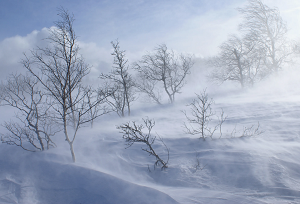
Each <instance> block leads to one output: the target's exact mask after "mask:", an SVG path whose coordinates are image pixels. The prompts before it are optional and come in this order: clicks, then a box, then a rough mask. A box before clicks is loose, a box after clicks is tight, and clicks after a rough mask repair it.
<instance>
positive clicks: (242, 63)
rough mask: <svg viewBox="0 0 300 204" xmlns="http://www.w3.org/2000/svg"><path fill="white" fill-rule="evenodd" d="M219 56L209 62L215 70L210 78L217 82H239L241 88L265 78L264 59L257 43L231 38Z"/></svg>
mask: <svg viewBox="0 0 300 204" xmlns="http://www.w3.org/2000/svg"><path fill="white" fill-rule="evenodd" d="M220 50H221V51H220V53H219V55H218V56H216V57H214V58H212V59H211V60H209V64H210V65H212V66H213V67H214V68H215V69H214V70H213V72H212V73H211V74H210V75H209V78H210V79H212V80H214V81H217V82H221V83H222V82H224V81H237V82H239V83H240V85H241V87H242V88H244V87H245V86H246V85H253V83H254V82H255V81H257V80H260V79H262V78H263V77H264V75H265V74H264V72H263V70H262V68H261V64H262V57H261V55H260V50H259V49H258V47H257V44H256V42H255V41H248V40H247V39H245V38H242V39H241V38H239V37H237V36H234V35H233V36H231V37H230V38H229V39H228V40H227V41H226V42H224V43H223V44H222V45H221V46H220Z"/></svg>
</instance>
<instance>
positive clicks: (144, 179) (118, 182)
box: [0, 72, 300, 204]
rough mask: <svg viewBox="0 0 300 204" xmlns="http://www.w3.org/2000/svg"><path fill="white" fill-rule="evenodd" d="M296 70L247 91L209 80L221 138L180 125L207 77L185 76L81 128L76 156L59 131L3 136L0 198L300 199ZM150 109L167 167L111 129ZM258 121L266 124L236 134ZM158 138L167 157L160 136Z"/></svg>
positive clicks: (214, 203)
mask: <svg viewBox="0 0 300 204" xmlns="http://www.w3.org/2000/svg"><path fill="white" fill-rule="evenodd" d="M297 76H299V74H298V72H294V73H293V74H292V75H287V76H283V75H280V76H275V77H274V78H273V79H270V80H268V81H265V82H262V83H260V84H257V86H256V87H254V88H252V89H249V90H246V91H240V90H239V89H238V88H234V87H233V88H231V89H227V87H225V86H223V87H222V86H221V87H219V88H216V87H214V88H210V87H208V89H207V92H208V94H209V95H210V96H211V97H213V98H214V100H215V105H214V108H215V109H214V110H215V111H216V112H219V111H220V110H221V108H222V109H223V110H224V112H225V114H226V115H228V119H227V121H226V122H225V123H224V125H223V135H222V137H221V138H220V139H219V138H218V137H219V136H218V135H216V136H215V137H214V139H213V140H211V139H209V138H207V139H206V141H203V140H202V139H199V138H197V136H192V135H187V134H186V133H184V128H183V122H184V121H186V120H185V116H184V114H183V113H182V112H181V111H182V110H186V111H188V107H186V104H188V103H189V102H191V100H192V98H194V97H195V95H194V94H193V93H194V92H197V93H200V92H201V91H202V90H203V87H204V86H203V85H199V86H193V84H191V85H189V86H188V85H187V87H186V89H185V90H183V94H182V95H181V97H178V98H180V100H178V101H177V102H176V105H164V106H157V105H154V104H146V105H145V104H138V102H137V104H135V106H134V108H133V112H132V116H131V117H127V118H119V117H117V116H116V115H115V114H111V115H107V116H103V117H102V118H100V119H99V120H98V121H97V123H95V124H94V127H93V128H90V127H84V128H82V129H81V130H80V133H79V134H78V138H77V140H76V141H75V144H74V149H75V153H76V156H77V162H76V163H75V164H74V163H72V162H71V156H70V152H69V150H68V144H67V143H66V142H65V141H64V139H63V135H62V133H60V134H59V135H57V136H56V137H55V138H54V140H55V142H56V144H57V146H58V147H57V148H53V149H51V150H49V151H45V152H38V153H32V152H26V151H23V150H22V149H21V148H18V147H15V146H8V145H6V144H0V155H1V157H0V203H24V204H27V203H41V204H50V203H58V204H60V203H72V204H73V203H74V204H75V203H76V204H80V203H81V204H84V203H86V204H89V203H108V204H109V203H118V204H119V203H184V204H192V203H203V204H206V203H212V204H219V203H231V204H232V203H233V204H234V203H241V204H242V203H247V204H248V203H270V204H271V203H272V204H273V203H274V204H277V203H278V204H279V203H280V204H281V203H300V160H299V158H300V137H299V133H300V129H299V124H300V90H297V89H299V88H298V87H299V85H300V84H299V82H298V80H297ZM194 81H196V80H194ZM224 87H225V88H224ZM187 90H191V91H187ZM184 93H185V94H184ZM146 117H149V118H152V119H154V120H155V121H156V125H155V126H154V129H153V131H154V133H157V134H158V135H160V136H161V137H163V138H164V142H165V144H166V145H167V146H168V147H169V148H170V160H169V164H168V166H169V168H168V169H166V170H165V171H161V170H160V169H159V168H156V169H154V168H153V164H154V158H152V157H150V156H148V154H147V153H145V152H143V151H142V150H141V147H142V145H143V144H134V145H133V146H131V147H130V148H127V149H125V147H126V145H125V141H124V140H123V139H122V134H120V133H119V130H117V129H116V126H117V125H121V124H122V123H124V122H127V121H137V122H142V121H141V118H146ZM258 122H259V124H260V130H261V131H263V133H262V134H260V135H257V136H252V137H239V136H241V134H242V130H243V128H245V127H251V126H252V125H254V126H256V125H257V124H258ZM233 129H235V130H236V131H235V132H236V133H235V134H232V131H233ZM154 148H155V149H156V150H157V152H158V154H160V155H161V156H162V158H163V159H166V158H167V154H166V151H165V148H164V146H163V145H162V144H160V143H157V144H155V145H154ZM197 164H198V166H197Z"/></svg>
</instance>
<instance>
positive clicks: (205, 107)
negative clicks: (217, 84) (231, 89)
mask: <svg viewBox="0 0 300 204" xmlns="http://www.w3.org/2000/svg"><path fill="white" fill-rule="evenodd" d="M196 96H197V98H196V99H194V100H193V102H192V103H190V104H188V105H187V106H189V107H190V111H191V113H190V114H191V115H189V114H188V113H187V112H186V111H183V113H184V114H185V116H186V119H187V121H188V124H187V123H184V128H185V130H186V133H188V134H191V135H200V138H202V139H203V140H205V139H206V138H207V137H210V138H211V139H213V135H214V133H215V131H216V130H217V129H218V127H219V129H220V132H221V131H222V128H221V126H222V124H223V123H224V121H225V120H226V118H227V117H226V116H224V112H223V110H222V113H221V119H220V121H219V122H218V124H217V125H213V126H212V127H211V126H210V122H211V121H212V120H213V118H214V116H215V112H214V111H213V110H212V105H213V103H214V100H213V99H212V98H211V99H209V98H208V94H207V93H206V90H204V91H203V92H202V93H200V95H198V94H196ZM220 137H221V136H220Z"/></svg>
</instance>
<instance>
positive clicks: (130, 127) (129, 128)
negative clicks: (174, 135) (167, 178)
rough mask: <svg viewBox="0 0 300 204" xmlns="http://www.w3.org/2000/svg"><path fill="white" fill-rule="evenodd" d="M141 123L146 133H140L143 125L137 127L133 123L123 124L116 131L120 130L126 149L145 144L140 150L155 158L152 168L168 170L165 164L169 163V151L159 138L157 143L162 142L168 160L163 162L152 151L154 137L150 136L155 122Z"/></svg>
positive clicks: (146, 120)
mask: <svg viewBox="0 0 300 204" xmlns="http://www.w3.org/2000/svg"><path fill="white" fill-rule="evenodd" d="M143 121H144V125H145V127H146V129H147V132H146V133H143V132H142V130H143V129H144V125H142V124H141V125H138V124H136V123H135V122H132V124H130V123H125V124H123V125H121V126H118V127H117V129H120V130H121V133H122V134H123V138H124V139H125V140H126V142H127V145H128V147H131V146H132V145H133V144H134V143H139V142H140V143H144V144H146V146H147V147H146V148H142V150H143V151H145V152H147V153H149V155H152V156H154V157H155V159H156V162H155V163H154V167H156V166H160V165H161V169H166V168H168V166H167V164H168V161H169V149H168V147H167V146H166V145H165V143H164V141H163V139H162V138H161V137H159V141H160V142H162V144H163V145H164V146H165V147H166V150H167V152H168V160H167V161H164V160H163V159H161V158H160V156H159V155H158V154H157V153H156V152H155V151H154V149H153V144H154V142H155V139H156V137H155V136H152V134H151V131H152V128H153V126H154V125H155V121H154V120H150V119H143Z"/></svg>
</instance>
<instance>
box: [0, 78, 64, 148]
mask: <svg viewBox="0 0 300 204" xmlns="http://www.w3.org/2000/svg"><path fill="white" fill-rule="evenodd" d="M0 100H1V105H5V106H10V107H13V108H15V109H17V110H18V112H17V113H16V118H17V119H18V122H17V121H9V122H5V123H4V124H2V126H3V127H4V128H5V129H6V130H8V133H7V134H1V141H2V142H3V143H6V144H9V145H17V146H20V147H22V148H23V149H24V150H28V151H37V150H39V151H44V150H46V149H49V148H50V147H51V146H55V143H54V142H53V141H52V139H51V136H53V135H54V134H55V133H56V132H57V131H59V129H57V128H54V124H53V118H52V117H51V113H50V109H51V104H49V103H48V101H47V96H46V94H45V93H43V92H42V91H41V90H40V87H39V81H38V80H37V79H35V78H31V77H29V76H24V75H21V74H20V75H16V74H15V75H11V76H10V78H8V80H7V82H6V83H5V84H2V89H1V94H0Z"/></svg>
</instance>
